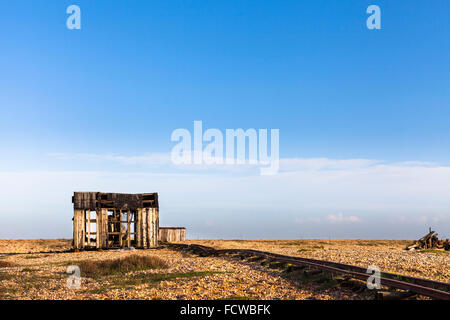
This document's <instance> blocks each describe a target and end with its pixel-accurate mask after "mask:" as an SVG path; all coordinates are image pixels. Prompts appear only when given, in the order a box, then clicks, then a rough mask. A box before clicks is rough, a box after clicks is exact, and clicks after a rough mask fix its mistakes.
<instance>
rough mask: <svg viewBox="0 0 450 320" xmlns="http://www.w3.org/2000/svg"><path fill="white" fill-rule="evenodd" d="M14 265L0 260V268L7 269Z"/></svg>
mask: <svg viewBox="0 0 450 320" xmlns="http://www.w3.org/2000/svg"><path fill="white" fill-rule="evenodd" d="M14 266H15V264H14V263H12V262H9V261H1V260H0V268H8V267H14Z"/></svg>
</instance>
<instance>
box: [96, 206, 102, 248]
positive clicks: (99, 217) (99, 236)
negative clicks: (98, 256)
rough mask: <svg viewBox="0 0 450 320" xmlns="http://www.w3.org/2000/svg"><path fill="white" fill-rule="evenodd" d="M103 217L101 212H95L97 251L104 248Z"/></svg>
mask: <svg viewBox="0 0 450 320" xmlns="http://www.w3.org/2000/svg"><path fill="white" fill-rule="evenodd" d="M101 227H102V215H101V211H100V210H95V246H96V247H97V249H100V248H101V247H102V236H103V235H102V232H101V229H100V228H101Z"/></svg>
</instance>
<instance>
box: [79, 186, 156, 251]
mask: <svg viewBox="0 0 450 320" xmlns="http://www.w3.org/2000/svg"><path fill="white" fill-rule="evenodd" d="M72 202H73V209H74V211H73V246H74V249H75V250H80V249H109V248H124V247H135V248H153V247H156V246H157V245H158V233H159V205H158V194H157V193H139V194H124V193H103V192H75V193H74V195H73V197H72Z"/></svg>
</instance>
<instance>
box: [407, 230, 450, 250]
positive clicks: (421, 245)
mask: <svg viewBox="0 0 450 320" xmlns="http://www.w3.org/2000/svg"><path fill="white" fill-rule="evenodd" d="M417 249H444V250H447V251H449V250H450V241H449V240H448V239H446V240H439V238H438V234H437V233H436V232H435V231H433V230H431V228H430V230H429V232H428V234H427V235H426V236H424V237H422V238H420V239H419V240H417V241H414V242H413V243H412V244H410V245H408V246H407V247H406V250H417Z"/></svg>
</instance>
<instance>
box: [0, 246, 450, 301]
mask: <svg viewBox="0 0 450 320" xmlns="http://www.w3.org/2000/svg"><path fill="white" fill-rule="evenodd" d="M186 243H199V244H203V245H206V246H213V247H216V248H252V249H257V250H264V251H271V252H277V253H282V254H286V255H296V256H303V257H311V258H317V259H326V260H332V261H338V262H344V263H349V264H356V265H360V266H363V267H367V266H368V265H370V264H375V265H377V266H379V267H380V268H381V270H382V271H391V272H397V273H403V274H409V275H414V276H422V277H427V278H432V279H438V280H442V281H448V280H449V279H450V274H449V269H450V268H449V266H450V265H449V262H450V258H449V254H447V253H443V254H439V253H419V252H406V251H403V250H401V248H402V247H404V244H403V243H401V242H393V241H388V242H385V243H383V242H378V241H372V242H368V241H360V242H356V241H326V240H316V241H311V240H298V241H297V240H296V241H250V240H249V241H247V240H246V241H243V240H237V241H232V240H228V241H223V240H210V241H186ZM70 246H71V241H70V240H0V299H121V300H122V299H270V300H273V299H298V300H303V299H323V300H329V299H373V292H369V291H368V290H364V291H362V292H360V293H356V292H354V291H352V290H351V289H350V288H345V287H342V286H339V287H328V288H327V287H324V286H323V285H321V284H319V283H314V282H307V283H305V282H302V281H300V280H298V279H296V278H292V277H291V278H288V277H286V276H285V274H283V273H282V270H279V269H269V268H267V267H265V266H261V265H260V264H259V263H255V262H246V261H238V260H236V259H233V258H231V257H199V256H196V255H193V254H190V253H187V252H180V251H174V250H171V249H168V248H159V249H149V250H133V251H124V250H122V251H121V250H107V251H85V252H78V253H75V252H64V251H65V250H69V249H70ZM128 255H143V256H154V257H158V258H160V259H162V260H163V261H164V262H165V263H166V264H167V265H168V267H167V268H162V269H148V270H140V271H133V272H128V273H123V274H111V275H106V276H98V277H94V278H89V277H83V270H81V277H82V279H81V286H80V288H79V289H69V288H68V286H67V283H66V282H67V278H68V277H69V274H67V273H66V270H67V267H68V266H69V265H77V263H79V262H80V261H103V260H110V259H117V258H123V257H126V256H128Z"/></svg>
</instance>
